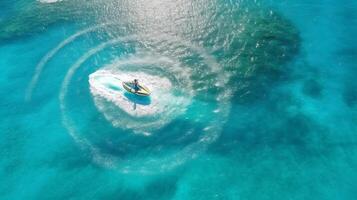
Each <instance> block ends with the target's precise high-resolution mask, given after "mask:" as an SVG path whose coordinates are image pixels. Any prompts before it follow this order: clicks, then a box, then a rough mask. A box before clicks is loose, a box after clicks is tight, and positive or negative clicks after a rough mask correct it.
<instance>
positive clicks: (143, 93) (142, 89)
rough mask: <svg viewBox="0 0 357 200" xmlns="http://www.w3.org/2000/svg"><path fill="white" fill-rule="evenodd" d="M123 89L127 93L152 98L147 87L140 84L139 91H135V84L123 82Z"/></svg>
mask: <svg viewBox="0 0 357 200" xmlns="http://www.w3.org/2000/svg"><path fill="white" fill-rule="evenodd" d="M123 87H124V89H125V90H126V91H128V92H130V93H132V94H136V95H139V96H150V94H151V92H150V90H149V89H148V88H147V87H145V86H143V85H140V84H138V87H139V90H135V89H134V83H133V82H123Z"/></svg>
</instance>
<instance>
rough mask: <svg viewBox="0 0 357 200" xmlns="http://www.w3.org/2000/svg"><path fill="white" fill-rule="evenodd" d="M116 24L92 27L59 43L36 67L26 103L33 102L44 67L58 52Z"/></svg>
mask: <svg viewBox="0 0 357 200" xmlns="http://www.w3.org/2000/svg"><path fill="white" fill-rule="evenodd" d="M112 24H114V23H104V24H100V25H98V26H94V27H90V28H87V29H85V30H82V31H80V32H77V33H75V34H73V35H71V36H70V37H68V38H67V39H65V40H63V41H62V42H61V43H59V44H58V45H57V46H56V47H55V48H53V49H52V50H51V51H50V52H48V53H47V54H46V55H45V56H44V57H43V58H42V59H41V60H40V62H39V63H38V64H37V65H36V68H35V74H34V75H33V77H32V79H31V82H30V84H29V86H28V88H27V90H26V95H25V100H26V101H31V97H32V92H33V90H34V88H35V86H36V84H37V82H38V79H39V77H40V75H41V73H42V71H43V68H44V66H45V65H46V64H47V62H48V61H49V60H50V59H51V58H52V57H53V56H54V55H56V54H57V52H58V51H60V50H61V49H62V48H63V47H65V46H66V45H67V44H69V43H71V42H73V41H74V40H76V39H77V38H78V37H80V36H82V35H84V34H87V33H89V32H92V31H95V30H98V29H100V28H102V27H105V26H108V25H112Z"/></svg>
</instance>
